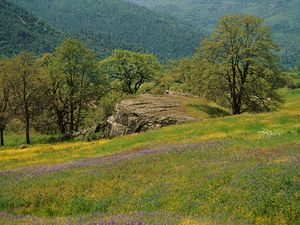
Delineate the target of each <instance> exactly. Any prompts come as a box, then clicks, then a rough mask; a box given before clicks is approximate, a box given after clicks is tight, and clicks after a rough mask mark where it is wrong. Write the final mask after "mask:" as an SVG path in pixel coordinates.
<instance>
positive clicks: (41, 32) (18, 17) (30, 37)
mask: <svg viewBox="0 0 300 225" xmlns="http://www.w3.org/2000/svg"><path fill="white" fill-rule="evenodd" d="M0 18H1V20H0V55H11V54H14V53H18V52H20V51H22V50H25V49H26V50H29V51H33V52H35V53H37V54H40V53H44V52H48V51H53V49H54V48H55V47H56V46H57V45H58V44H59V43H60V42H61V41H62V39H63V37H64V36H65V35H64V34H63V33H62V32H60V31H59V30H57V29H55V28H54V27H52V26H50V25H48V24H46V23H44V22H42V21H41V20H39V19H37V18H35V17H34V16H32V15H30V14H29V13H27V12H26V11H25V10H23V9H21V8H19V7H17V6H15V5H14V4H11V3H9V2H7V1H4V0H0Z"/></svg>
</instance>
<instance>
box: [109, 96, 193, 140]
mask: <svg viewBox="0 0 300 225" xmlns="http://www.w3.org/2000/svg"><path fill="white" fill-rule="evenodd" d="M193 121H196V119H195V118H193V117H190V116H187V115H186V114H185V113H184V110H183V109H182V107H181V104H180V102H179V101H178V100H176V98H172V97H170V96H154V95H142V96H140V97H138V98H134V99H128V100H124V101H122V102H121V103H120V104H118V105H117V106H116V114H115V116H112V117H110V118H109V119H108V121H107V123H108V135H109V137H110V138H112V137H116V136H121V135H126V134H132V133H139V132H143V131H146V130H150V129H154V128H159V127H164V126H168V125H175V124H182V123H187V122H193Z"/></svg>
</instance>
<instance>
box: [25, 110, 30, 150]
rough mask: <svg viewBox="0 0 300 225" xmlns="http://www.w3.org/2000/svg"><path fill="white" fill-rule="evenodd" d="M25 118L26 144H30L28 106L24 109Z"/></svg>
mask: <svg viewBox="0 0 300 225" xmlns="http://www.w3.org/2000/svg"><path fill="white" fill-rule="evenodd" d="M25 117H26V118H25V120H26V144H28V145H29V144H30V123H29V122H30V116H29V110H28V107H26V109H25Z"/></svg>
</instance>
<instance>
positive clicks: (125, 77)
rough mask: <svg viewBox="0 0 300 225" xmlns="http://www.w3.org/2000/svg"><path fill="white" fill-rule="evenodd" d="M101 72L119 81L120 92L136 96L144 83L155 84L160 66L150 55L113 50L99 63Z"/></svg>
mask: <svg viewBox="0 0 300 225" xmlns="http://www.w3.org/2000/svg"><path fill="white" fill-rule="evenodd" d="M100 68H101V70H102V72H104V73H105V74H107V75H109V76H110V77H111V78H112V79H116V80H119V81H120V82H121V84H122V90H123V92H125V93H128V94H132V95H133V94H136V93H137V91H138V90H139V89H140V87H141V86H142V85H143V84H144V83H145V82H155V81H156V80H157V78H158V76H159V74H160V72H161V65H160V63H159V62H158V60H157V58H156V57H155V56H154V55H152V54H144V53H136V52H130V51H127V50H115V51H114V52H113V53H112V55H111V56H109V57H107V58H106V59H104V60H103V61H101V62H100Z"/></svg>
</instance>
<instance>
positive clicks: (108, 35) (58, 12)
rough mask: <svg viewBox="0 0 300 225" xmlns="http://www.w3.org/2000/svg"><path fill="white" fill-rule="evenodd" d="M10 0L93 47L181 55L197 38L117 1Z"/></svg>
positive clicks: (184, 26)
mask: <svg viewBox="0 0 300 225" xmlns="http://www.w3.org/2000/svg"><path fill="white" fill-rule="evenodd" d="M11 1H13V2H15V3H16V4H18V5H19V6H22V7H24V8H25V9H27V10H28V11H30V12H31V13H33V14H35V15H36V16H38V17H40V18H42V19H44V20H45V21H47V22H49V23H51V24H53V25H55V26H57V27H59V28H60V29H63V30H64V31H66V32H70V33H71V34H73V35H83V36H85V37H86V38H87V39H89V40H90V41H91V44H90V46H91V47H93V48H94V49H96V50H97V49H99V48H100V49H101V47H103V46H105V45H107V43H109V45H111V48H112V49H113V48H125V49H129V50H136V51H147V52H152V53H156V54H158V55H159V56H161V57H163V58H173V57H182V56H185V55H189V54H191V53H193V52H194V49H195V47H196V46H197V45H198V43H199V40H200V37H201V34H200V32H199V30H197V29H195V28H194V27H192V26H191V25H188V24H185V23H183V22H181V21H180V20H177V19H173V18H172V17H169V16H164V15H162V14H160V13H156V12H153V11H151V10H149V9H147V8H145V7H141V6H137V5H134V4H131V3H127V2H124V1H121V0H85V1H78V0H51V1H49V0H11ZM98 40H102V43H101V41H100V42H99V41H98ZM99 45H101V46H99Z"/></svg>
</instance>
